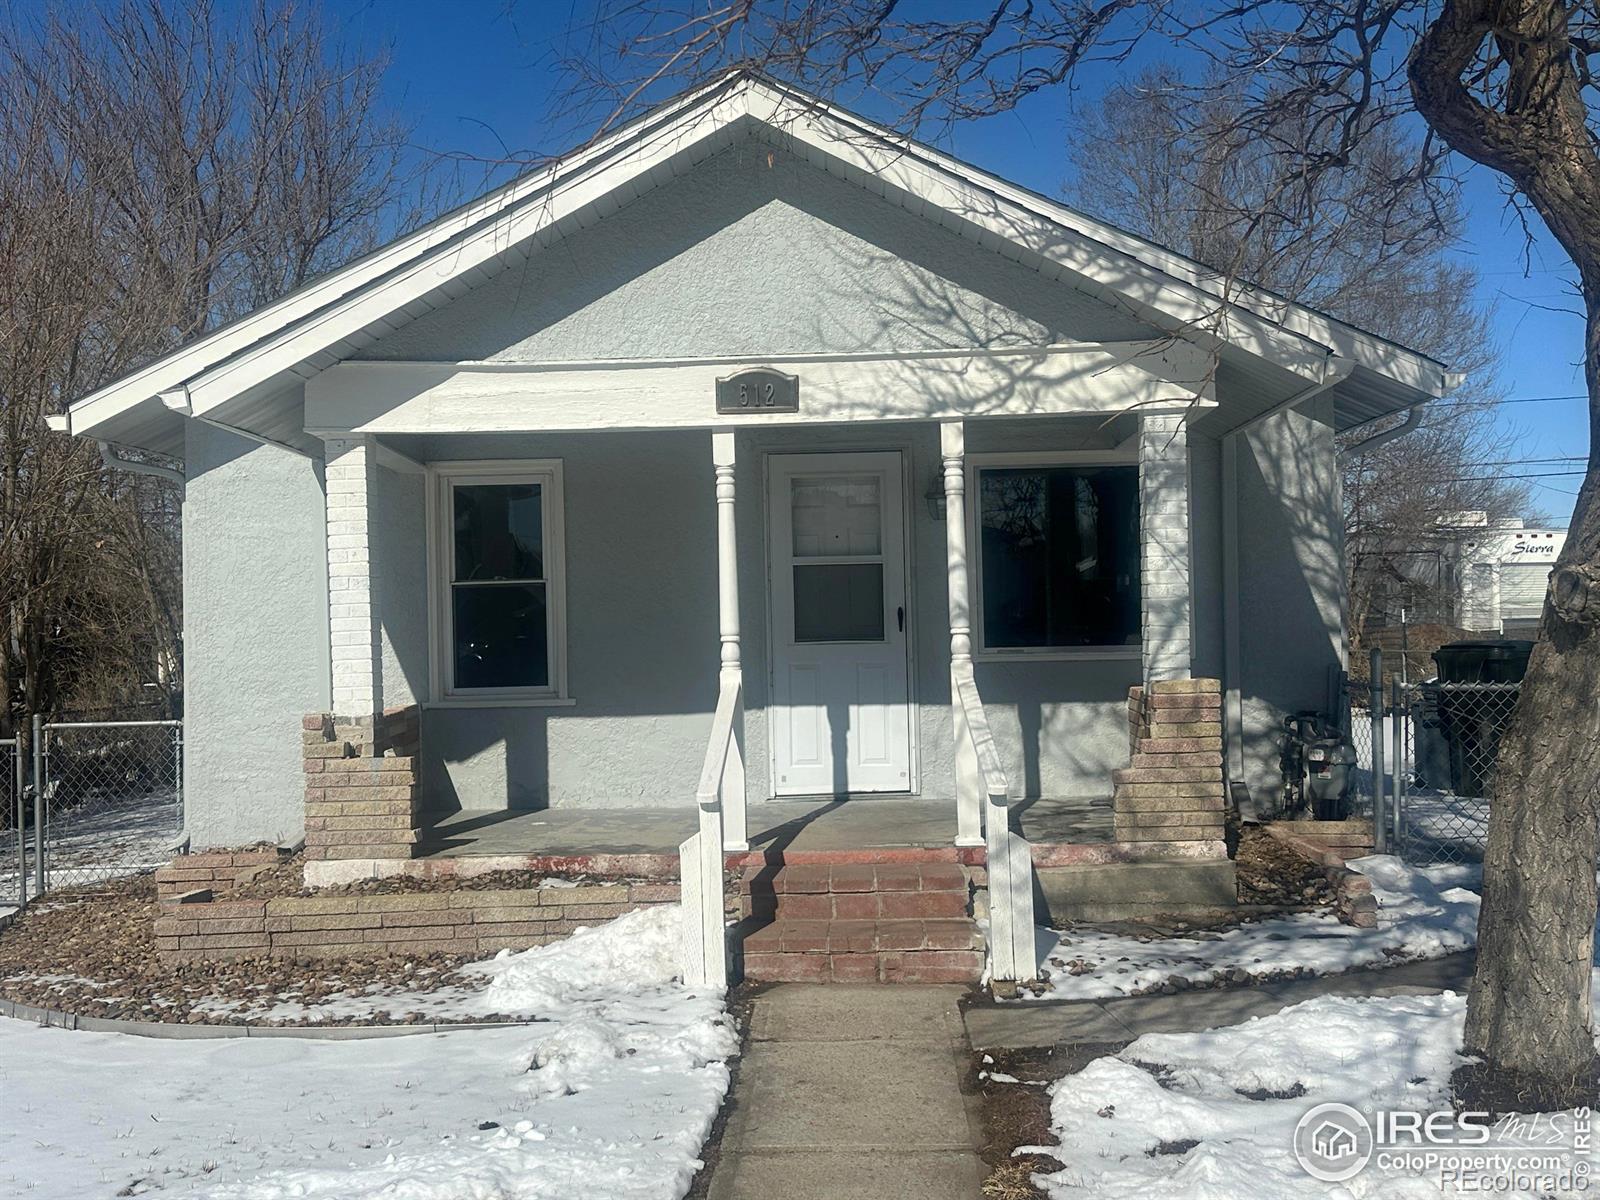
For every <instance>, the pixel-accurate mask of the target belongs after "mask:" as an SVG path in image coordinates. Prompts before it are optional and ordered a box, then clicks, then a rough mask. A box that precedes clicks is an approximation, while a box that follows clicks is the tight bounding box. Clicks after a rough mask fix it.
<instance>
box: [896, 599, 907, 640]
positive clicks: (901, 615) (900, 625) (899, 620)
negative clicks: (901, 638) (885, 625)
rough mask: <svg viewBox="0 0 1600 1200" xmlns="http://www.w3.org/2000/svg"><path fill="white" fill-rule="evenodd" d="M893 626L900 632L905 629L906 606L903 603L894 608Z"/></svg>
mask: <svg viewBox="0 0 1600 1200" xmlns="http://www.w3.org/2000/svg"><path fill="white" fill-rule="evenodd" d="M894 627H895V628H896V629H897V630H899V631H900V632H901V633H904V632H905V631H906V607H905V605H903V604H902V605H901V606H900V607H899V608H897V609H895V610H894Z"/></svg>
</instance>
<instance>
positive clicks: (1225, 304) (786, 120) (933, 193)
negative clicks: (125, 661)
mask: <svg viewBox="0 0 1600 1200" xmlns="http://www.w3.org/2000/svg"><path fill="white" fill-rule="evenodd" d="M747 135H748V136H755V137H759V138H764V139H766V140H769V141H771V142H773V143H774V144H777V145H781V146H783V147H784V148H786V149H788V150H790V151H791V152H793V153H796V154H798V155H800V156H801V157H803V158H805V159H807V160H809V161H811V162H813V163H814V164H816V165H818V166H821V167H823V168H824V169H826V170H829V171H831V172H834V173H836V174H839V175H841V176H843V177H845V178H848V179H850V180H853V181H854V182H856V183H858V184H860V185H861V186H863V187H865V188H867V189H868V190H870V191H872V192H874V193H876V194H878V195H880V196H883V197H884V198H885V199H887V200H890V201H892V202H895V203H898V204H900V205H901V206H903V207H905V208H906V209H908V210H910V211H911V212H913V213H916V214H917V215H919V216H922V217H925V218H927V219H930V220H933V221H935V222H937V223H939V224H941V225H944V226H947V227H949V228H951V229H953V230H955V231H956V232H958V233H960V234H961V235H963V236H965V237H969V238H972V239H974V240H976V241H977V242H978V243H979V244H981V245H983V246H985V247H987V248H989V249H991V250H993V251H995V252H997V253H999V254H1002V255H1005V256H1006V257H1008V258H1011V259H1013V260H1015V261H1018V262H1020V263H1023V264H1025V265H1028V266H1030V267H1032V268H1034V269H1036V270H1038V271H1040V272H1041V273H1043V274H1044V275H1045V276H1047V277H1049V278H1053V279H1058V280H1061V281H1062V282H1063V284H1064V285H1065V286H1071V287H1074V288H1077V289H1079V290H1082V291H1084V292H1087V293H1089V294H1091V295H1096V296H1099V297H1101V298H1103V299H1106V300H1107V301H1109V302H1113V303H1116V304H1118V305H1119V306H1121V307H1123V308H1125V309H1127V310H1129V311H1131V312H1132V313H1133V314H1134V315H1136V316H1138V317H1140V318H1141V319H1143V320H1145V321H1147V322H1148V323H1150V324H1151V325H1153V326H1155V327H1156V328H1158V329H1161V330H1165V331H1168V332H1171V333H1173V334H1175V335H1177V336H1180V337H1184V338H1186V339H1189V340H1196V341H1201V342H1203V343H1205V344H1207V345H1209V346H1214V347H1215V348H1216V349H1217V350H1218V352H1219V353H1220V354H1221V355H1222V357H1223V359H1224V361H1229V360H1230V359H1231V360H1233V361H1237V362H1240V363H1243V364H1246V365H1248V364H1251V363H1254V364H1255V365H1256V367H1257V368H1259V367H1260V365H1261V364H1272V365H1273V366H1276V367H1278V368H1281V369H1283V370H1284V371H1287V372H1289V376H1288V378H1289V379H1290V380H1291V381H1292V380H1293V379H1294V378H1295V377H1298V378H1299V379H1300V380H1303V381H1305V382H1311V383H1323V382H1326V381H1327V380H1329V379H1331V378H1338V379H1339V380H1340V382H1339V383H1338V384H1337V385H1336V386H1335V387H1334V388H1333V389H1332V391H1333V395H1334V396H1335V413H1336V422H1337V424H1338V425H1339V426H1340V427H1348V426H1351V425H1355V424H1360V423H1361V422H1363V421H1366V420H1371V419H1372V418H1373V417H1377V416H1382V415H1383V414H1385V413H1388V412H1394V411H1398V410H1400V409H1403V408H1406V407H1409V406H1412V405H1415V404H1418V403H1420V402H1422V401H1424V400H1426V399H1429V398H1432V397H1435V396H1439V395H1442V394H1443V393H1444V392H1445V391H1446V390H1448V389H1449V388H1451V387H1452V386H1454V384H1455V377H1453V376H1452V375H1451V374H1450V372H1449V371H1448V370H1447V369H1446V368H1445V366H1444V365H1443V364H1441V363H1439V362H1437V361H1435V360H1433V359H1431V358H1429V357H1428V356H1426V355H1423V354H1419V353H1417V352H1415V351H1412V350H1408V349H1406V348H1404V347H1402V346H1399V345H1397V344H1396V343H1393V342H1390V341H1387V340H1385V339H1383V338H1381V337H1378V336H1376V335H1374V334H1371V333H1368V332H1366V331H1364V330H1361V329H1358V328H1356V327H1354V326H1352V325H1349V324H1347V323H1344V322H1341V321H1337V320H1335V319H1333V318H1332V317H1329V316H1327V315H1326V314H1324V313H1320V312H1317V311H1316V310H1314V309H1311V308H1308V307H1306V306H1303V305H1299V304H1295V303H1293V302H1291V301H1288V300H1286V299H1284V298H1283V297H1281V296H1277V295H1275V294H1273V293H1271V292H1268V291H1266V290H1264V289H1260V288H1255V287H1251V286H1248V285H1242V284H1240V283H1238V282H1237V281H1234V280H1228V279H1226V278H1225V277H1223V276H1222V275H1220V274H1219V273H1218V272H1216V271H1213V270H1211V269H1209V268H1207V267H1205V266H1203V265H1202V264H1200V263H1198V262H1196V261H1195V260H1193V259H1190V258H1187V257H1185V256H1183V255H1180V254H1177V253H1175V252H1173V251H1171V250H1168V249H1166V248H1164V247H1162V246H1159V245H1156V244H1155V243H1153V242H1150V241H1148V240H1146V239H1144V238H1140V237H1137V236H1136V235H1134V234H1131V233H1128V232H1126V231H1125V230H1121V229H1118V228H1116V227H1115V226H1113V225H1110V224H1107V223H1105V222H1103V221H1098V220H1095V219H1094V218H1091V217H1089V216H1086V215H1085V214H1083V213H1081V212H1078V211H1077V210H1075V209H1072V208H1070V207H1068V206H1066V205H1063V204H1060V203H1058V202H1056V201H1053V200H1050V199H1048V198H1046V197H1044V196H1041V195H1039V194H1038V193H1035V192H1031V191H1029V190H1027V189H1025V188H1022V187H1019V186H1018V185H1016V184H1012V183H1009V182H1007V181H1005V180H1003V179H1000V178H998V177H997V176H994V175H991V174H989V173H988V172H985V171H981V170H979V169H978V168H976V167H973V166H971V165H970V164H967V163H964V162H962V161H960V160H959V159H956V158H953V157H951V156H950V155H947V154H944V153H942V152H940V151H938V150H935V149H933V148H931V147H928V146H925V145H922V144H919V143H916V142H911V141H907V140H905V139H904V138H901V137H900V136H898V135H897V134H895V133H893V132H892V131H891V130H889V129H886V128H885V127H883V126H881V125H878V124H875V123H873V122H870V121H867V120H865V119H864V118H861V117H859V116H856V115H854V114H851V113H849V112H846V111H845V110H843V109H840V108H837V107H836V106H834V105H831V104H828V103H826V102H824V101H821V100H819V99H817V98H816V97H813V96H810V95H808V94H806V93H804V92H801V91H799V90H797V89H795V88H792V87H789V86H787V85H784V84H780V83H777V82H774V81H773V80H770V79H767V78H765V77H762V76H758V75H754V74H751V73H748V72H733V73H729V74H727V75H725V76H723V77H722V78H720V79H718V80H716V81H714V82H712V83H710V84H707V85H705V86H703V87H700V88H697V89H694V90H692V91H690V92H687V93H685V94H683V95H681V96H679V97H677V98H676V99H674V100H671V101H668V102H667V103H665V104H662V105H661V106H659V107H658V108H656V109H653V110H651V111H650V112H649V113H646V114H645V115H643V116H641V117H639V118H637V119H636V120H634V121H632V122H630V123H628V124H627V125H625V126H622V127H620V128H618V129H616V130H614V131H612V132H611V133H609V134H607V135H605V136H603V137H601V138H599V139H597V140H596V141H595V142H593V143H592V144H590V145H588V146H586V147H584V148H582V149H580V150H577V151H575V152H573V153H571V154H569V155H567V156H566V157H564V158H562V159H560V160H558V161H556V162H554V163H552V164H550V165H549V166H547V167H544V168H541V169H539V170H536V171H532V172H529V173H528V174H526V175H523V176H521V177H519V178H518V179H516V180H513V181H512V182H510V183H508V184H505V185H504V186H502V187H500V188H497V189H495V190H494V191H492V192H490V193H488V194H487V195H485V196H483V197H481V198H480V199H478V200H475V201H472V202H471V203H469V204H466V205H463V206H462V207H460V208H457V209H456V210H454V211H452V212H450V213H447V214H445V215H444V216H442V217H439V218H438V219H436V220H434V221H432V222H431V223H429V224H428V225H426V226H424V227H423V228H421V229H419V230H417V231H416V232H415V233H412V234H409V235H406V236H404V237H401V238H399V239H397V240H395V241H393V242H391V243H389V244H388V245H386V246H384V247H382V248H380V249H378V250H376V251H373V252H372V253H370V254H367V255H365V256H363V257H362V258H359V259H357V260H355V261H354V262H352V263H350V264H349V265H347V266H345V267H343V268H340V269H339V270H336V271H334V272H331V273H330V274H328V275H325V276H323V277H321V278H319V279H317V280H314V281H312V282H310V283H308V284H306V285H304V286H302V287H300V288H298V289H296V290H295V291H293V292H291V293H289V294H288V295H287V296H285V297H283V298H282V299H280V300H278V301H275V302H273V303H272V304H268V305H266V306H264V307H262V308H260V309H258V310H256V311H255V312H252V313H250V314H247V315H246V316H244V317H241V318H239V319H237V320H235V321H232V322H230V323H229V324H227V325H224V326H222V327H220V328H218V329H216V330H214V331H212V332H211V333H209V334H207V335H205V336H203V337H201V338H199V339H197V340H196V341H194V342H191V343H190V344H188V345H187V346H184V347H182V348H180V349H179V350H177V351H174V352H173V353H171V354H168V355H166V356H164V357H163V358H160V359H158V360H156V361H155V362H153V363H151V364H150V365H149V366H146V367H144V368H142V369H141V370H139V371H136V372H133V373H132V374H130V375H127V376H125V377H123V378H122V379H120V380H117V381H116V382H114V383H112V384H110V385H108V386H106V387H103V388H101V389H99V390H98V391H96V392H94V393H92V394H90V395H88V396H86V397H84V398H83V399H81V400H79V401H78V402H77V403H76V404H74V405H72V407H71V409H70V410H69V412H68V414H66V416H65V418H64V419H59V418H58V419H57V420H56V421H55V422H54V423H55V424H56V425H57V427H58V428H66V429H69V430H70V431H71V432H72V433H74V434H83V435H87V436H91V437H95V438H98V439H101V440H105V441H111V442H115V443H119V444H125V445H130V446H136V447H142V448H146V449H151V450H157V451H160V452H163V453H168V454H174V455H180V456H181V453H182V444H183V422H184V419H185V417H189V416H193V417H197V418H202V419H205V420H208V421H213V422H217V423H221V424H224V425H227V426H229V427H231V428H234V429H237V430H239V431H240V432H242V433H245V434H247V435H249V436H253V437H256V438H259V439H261V440H266V441H272V442H277V443H280V444H283V445H287V446H290V447H293V448H296V449H299V450H302V451H304V452H306V453H312V454H315V455H317V456H319V457H320V449H321V448H320V443H319V442H318V441H317V439H315V438H314V437H312V436H310V435H308V434H306V433H305V431H304V428H303V425H304V419H303V415H302V401H301V399H300V386H301V385H302V384H303V383H304V381H305V380H306V379H308V378H310V377H311V376H313V375H315V374H316V373H317V372H319V371H321V370H323V369H325V368H326V367H328V366H331V365H333V364H334V363H336V362H339V361H341V360H343V359H345V358H347V357H349V356H350V355H352V354H355V353H356V352H358V351H359V350H360V349H361V348H363V347H365V346H367V345H370V344H371V343H373V342H374V341H376V340H378V339H379V338H381V337H382V336H384V335H385V334H386V333H388V332H390V331H392V330H393V329H395V328H397V327H398V326H400V325H401V324H404V323H405V322H407V321H409V320H411V319H413V318H415V317H417V316H420V315H422V314H423V313H426V312H429V311H431V310H433V309H435V308H438V307H441V306H442V305H444V304H448V303H449V302H450V301H451V300H453V299H455V298H457V297H459V296H461V295H464V294H465V293H466V292H467V291H469V290H471V289H472V288H473V287H475V286H477V285H478V284H480V283H482V282H484V281H485V280H487V279H489V278H490V277H492V276H493V275H495V274H497V273H498V272H499V271H502V270H504V269H506V268H507V267H509V266H512V265H514V264H516V263H519V262H521V261H523V260H524V259H525V258H526V257H527V256H528V255H529V254H530V253H532V252H534V251H535V250H536V249H537V248H540V247H544V246H548V245H550V244H551V243H553V242H555V241H557V240H559V239H560V238H562V237H563V236H565V235H566V234H567V233H568V232H570V231H572V230H574V229H578V228H583V227H586V226H588V225H591V224H594V223H596V222H598V221H600V220H603V219H604V218H605V217H606V216H607V215H609V214H610V213H612V212H614V211H616V209H617V208H619V207H620V206H621V205H622V204H625V203H627V202H628V201H630V200H632V199H634V198H636V197H638V196H640V195H643V194H644V193H645V192H647V191H649V190H651V189H652V188H653V187H655V186H656V185H658V184H660V183H663V182H665V181H667V180H669V179H671V178H673V177H674V176H675V175H677V174H681V173H683V172H684V171H686V170H688V169H690V168H692V167H693V165H694V164H696V163H698V162H700V161H701V160H703V159H705V158H707V157H709V156H710V155H712V154H715V153H717V152H718V151H720V150H722V149H724V148H726V147H727V146H729V145H731V144H732V143H733V141H734V140H735V139H736V138H738V137H742V136H747ZM780 349H782V348H781V347H774V350H780Z"/></svg>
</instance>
